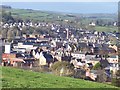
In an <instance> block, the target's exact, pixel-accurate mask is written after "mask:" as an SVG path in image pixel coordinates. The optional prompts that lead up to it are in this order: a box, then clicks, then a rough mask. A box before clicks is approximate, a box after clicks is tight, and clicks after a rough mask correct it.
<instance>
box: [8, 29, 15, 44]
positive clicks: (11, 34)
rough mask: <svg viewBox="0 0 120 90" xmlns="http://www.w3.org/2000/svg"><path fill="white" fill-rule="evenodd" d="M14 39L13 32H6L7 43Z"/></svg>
mask: <svg viewBox="0 0 120 90" xmlns="http://www.w3.org/2000/svg"><path fill="white" fill-rule="evenodd" d="M14 38H15V33H14V31H13V30H12V31H11V30H8V32H7V39H8V41H9V42H11V41H12V40H13V39H14Z"/></svg>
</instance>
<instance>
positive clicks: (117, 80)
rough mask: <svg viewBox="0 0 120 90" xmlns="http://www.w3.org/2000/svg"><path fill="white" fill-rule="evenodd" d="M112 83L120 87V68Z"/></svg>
mask: <svg viewBox="0 0 120 90" xmlns="http://www.w3.org/2000/svg"><path fill="white" fill-rule="evenodd" d="M112 84H113V85H115V86H117V87H120V70H118V71H117V73H116V77H114V78H112Z"/></svg>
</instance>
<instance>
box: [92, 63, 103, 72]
mask: <svg viewBox="0 0 120 90" xmlns="http://www.w3.org/2000/svg"><path fill="white" fill-rule="evenodd" d="M98 69H101V64H100V62H98V63H96V64H95V66H93V70H98Z"/></svg>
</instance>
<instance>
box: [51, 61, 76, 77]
mask: <svg viewBox="0 0 120 90" xmlns="http://www.w3.org/2000/svg"><path fill="white" fill-rule="evenodd" d="M51 70H52V72H53V73H54V74H56V75H60V76H72V75H73V72H74V71H73V70H74V67H73V66H72V65H71V64H70V63H69V62H66V61H62V62H60V61H58V62H55V63H54V64H53V65H52V66H51Z"/></svg>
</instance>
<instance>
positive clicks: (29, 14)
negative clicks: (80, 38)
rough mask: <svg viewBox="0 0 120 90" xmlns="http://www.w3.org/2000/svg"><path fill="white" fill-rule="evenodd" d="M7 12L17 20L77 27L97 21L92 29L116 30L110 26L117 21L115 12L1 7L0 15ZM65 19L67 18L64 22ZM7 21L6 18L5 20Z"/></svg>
mask: <svg viewBox="0 0 120 90" xmlns="http://www.w3.org/2000/svg"><path fill="white" fill-rule="evenodd" d="M6 12H7V13H9V12H10V13H9V14H10V15H11V16H12V17H13V18H14V20H16V21H17V22H18V21H21V20H23V21H28V20H31V21H32V22H38V21H41V22H47V23H49V22H50V23H56V24H61V25H66V24H68V25H70V26H73V27H77V28H81V27H82V28H87V29H90V30H91V27H88V25H89V23H90V22H92V21H93V22H97V24H96V27H92V30H97V31H100V32H101V31H105V32H113V31H118V29H117V27H114V26H112V24H113V22H115V21H117V15H116V14H106V13H103V14H75V13H73V14H69V13H61V12H51V11H40V10H32V9H14V8H2V11H0V16H1V15H2V14H3V15H2V17H4V13H6ZM65 20H69V22H67V23H66V21H65ZM3 21H4V20H3ZM7 21H8V20H7Z"/></svg>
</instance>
